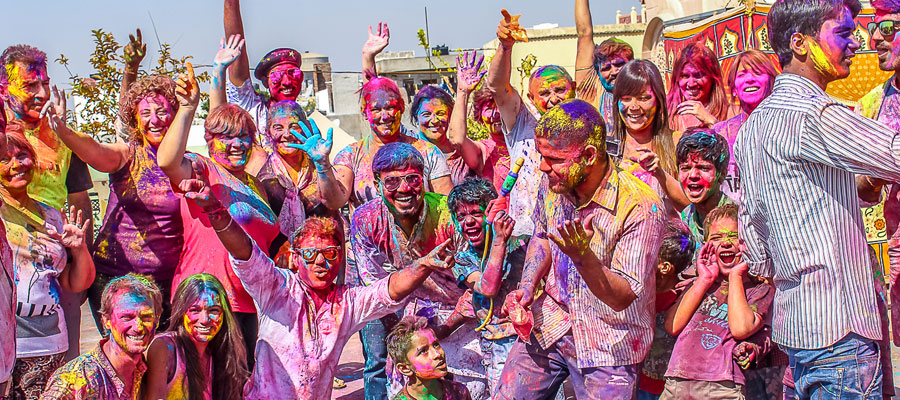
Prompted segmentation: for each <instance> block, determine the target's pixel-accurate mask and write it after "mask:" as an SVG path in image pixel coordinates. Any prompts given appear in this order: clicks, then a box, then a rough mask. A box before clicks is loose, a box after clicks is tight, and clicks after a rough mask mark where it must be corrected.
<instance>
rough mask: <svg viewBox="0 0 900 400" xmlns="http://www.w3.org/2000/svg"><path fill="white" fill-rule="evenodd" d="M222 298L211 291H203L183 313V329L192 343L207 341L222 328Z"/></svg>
mask: <svg viewBox="0 0 900 400" xmlns="http://www.w3.org/2000/svg"><path fill="white" fill-rule="evenodd" d="M223 304H224V302H223V301H222V299H221V298H220V297H219V296H217V295H216V294H215V293H213V292H211V291H208V290H207V291H204V292H203V293H201V294H200V298H199V299H197V301H195V302H194V303H193V304H191V306H190V307H188V310H187V312H186V313H184V317H183V323H184V329H185V331H187V332H188V333H189V334H190V336H191V340H192V341H194V343H201V344H205V343H209V342H210V341H211V340H213V338H214V337H216V334H217V333H219V330H220V329H221V328H222V320H223V319H224V318H225V317H224V315H223V313H224V310H225V308H224V307H223Z"/></svg>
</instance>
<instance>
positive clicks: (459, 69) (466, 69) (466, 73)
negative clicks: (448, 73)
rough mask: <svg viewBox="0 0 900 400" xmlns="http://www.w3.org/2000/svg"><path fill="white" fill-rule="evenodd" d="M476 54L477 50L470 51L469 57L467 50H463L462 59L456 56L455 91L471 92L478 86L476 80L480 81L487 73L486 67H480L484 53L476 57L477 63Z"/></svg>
mask: <svg viewBox="0 0 900 400" xmlns="http://www.w3.org/2000/svg"><path fill="white" fill-rule="evenodd" d="M476 56H478V52H477V51H473V52H472V53H471V58H470V56H469V53H468V52H463V54H462V59H460V57H459V56H458V55H457V56H456V91H457V92H465V93H472V91H473V90H475V87H476V86H478V82H481V79H482V78H484V75H485V74H487V69H484V70H482V69H481V65H482V64H483V63H484V54H482V55H481V56H480V57H478V62H477V63H476V62H475V57H476Z"/></svg>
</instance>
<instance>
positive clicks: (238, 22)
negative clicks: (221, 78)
mask: <svg viewBox="0 0 900 400" xmlns="http://www.w3.org/2000/svg"><path fill="white" fill-rule="evenodd" d="M224 14H225V17H224V18H225V37H232V36H234V35H240V37H242V38H246V37H247V35H244V21H243V19H242V18H241V2H240V0H225V13H224ZM228 77H229V79H231V84H233V85H234V86H237V87H240V86H241V85H243V84H244V82H247V80H249V79H250V60H249V59H248V58H247V52H246V51H243V52H241V54H240V55H239V56H238V58H237V60H235V62H234V64H232V65H231V67H229V68H228ZM223 84H224V82H223ZM210 110H212V107H210Z"/></svg>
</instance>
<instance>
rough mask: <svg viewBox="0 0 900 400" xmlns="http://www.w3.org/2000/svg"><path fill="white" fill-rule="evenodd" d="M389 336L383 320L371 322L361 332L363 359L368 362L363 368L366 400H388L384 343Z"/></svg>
mask: <svg viewBox="0 0 900 400" xmlns="http://www.w3.org/2000/svg"><path fill="white" fill-rule="evenodd" d="M387 334H388V330H387V328H386V327H385V326H384V322H382V321H381V319H376V320H374V321H370V322H369V323H367V324H366V326H364V327H363V328H362V330H360V331H359V338H360V341H361V342H362V349H363V357H364V358H365V360H366V363H365V366H364V367H363V386H364V389H363V390H364V391H365V396H366V400H386V399H387V396H388V390H387V385H388V379H387V373H386V372H385V370H384V369H385V368H386V367H387V345H385V343H384V338H385V337H387Z"/></svg>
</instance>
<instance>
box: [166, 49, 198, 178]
mask: <svg viewBox="0 0 900 400" xmlns="http://www.w3.org/2000/svg"><path fill="white" fill-rule="evenodd" d="M175 86H176V87H175V97H177V98H178V103H179V107H178V113H176V114H175V120H173V121H172V125H170V126H169V131H168V132H166V135H165V136H164V137H163V139H162V142H161V143H160V144H159V149H158V150H157V153H156V160H157V163H159V168H160V169H162V171H163V172H164V173H165V174H166V176H168V177H169V181H171V182H172V186H173V187H178V185H179V184H180V183H181V181H183V180H185V179H188V178H190V177H191V173H192V172H193V171H192V168H191V163H190V161H188V159H187V158H185V156H184V153H185V151H186V149H187V140H188V133H189V132H190V130H191V122H192V121H193V119H194V112H195V111H197V105H198V104H199V103H200V88H199V86H197V78H196V77H195V76H194V66H193V65H191V63H190V62H189V63H187V74H182V75H181V76H180V77H178V81H176V82H175Z"/></svg>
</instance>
